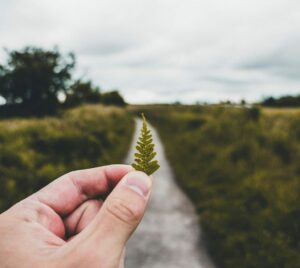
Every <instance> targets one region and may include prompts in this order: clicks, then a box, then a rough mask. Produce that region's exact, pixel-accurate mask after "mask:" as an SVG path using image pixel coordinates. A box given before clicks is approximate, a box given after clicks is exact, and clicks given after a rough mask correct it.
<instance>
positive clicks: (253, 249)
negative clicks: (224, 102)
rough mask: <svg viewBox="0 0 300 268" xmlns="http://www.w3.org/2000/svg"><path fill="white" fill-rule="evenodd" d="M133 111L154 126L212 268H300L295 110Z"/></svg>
mask: <svg viewBox="0 0 300 268" xmlns="http://www.w3.org/2000/svg"><path fill="white" fill-rule="evenodd" d="M134 110H135V111H138V110H144V111H145V110H146V114H147V116H148V118H149V119H150V121H151V122H152V124H153V125H154V126H155V127H157V129H158V132H159V134H160V136H161V138H162V141H163V143H164V145H165V147H166V153H167V157H168V158H169V160H170V162H171V165H172V167H173V168H174V172H175V175H176V178H177V181H178V183H179V184H180V185H181V186H182V188H183V189H184V190H185V191H186V193H187V194H188V195H189V197H190V198H191V200H192V201H193V203H194V204H195V206H196V209H197V211H198V213H199V215H200V222H201V225H202V227H203V229H204V233H205V234H206V238H207V239H206V240H207V244H208V247H209V250H210V253H211V255H212V256H213V258H214V260H215V261H216V263H217V264H218V265H219V267H224V268H233V267H243V268H257V267H263V268H276V267H278V268H279V267H280V268H282V267H285V268H296V267H299V263H300V255H299V250H300V249H299V247H300V244H299V241H300V208H299V204H300V165H299V163H300V116H299V115H300V111H299V109H298V110H297V109H293V110H290V109H287V110H284V109H280V110H279V109H277V110H272V109H262V110H261V109H259V108H251V109H247V108H234V107H226V108H225V107H222V106H189V107H188V106H180V105H178V106H169V105H166V106H148V107H134ZM161 179H163V178H161Z"/></svg>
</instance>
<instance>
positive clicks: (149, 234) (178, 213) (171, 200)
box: [125, 119, 214, 268]
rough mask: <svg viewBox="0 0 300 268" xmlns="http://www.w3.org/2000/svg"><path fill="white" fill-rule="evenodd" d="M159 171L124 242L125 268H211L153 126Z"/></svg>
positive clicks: (188, 205)
mask: <svg viewBox="0 0 300 268" xmlns="http://www.w3.org/2000/svg"><path fill="white" fill-rule="evenodd" d="M141 124H142V122H141V120H139V119H137V120H136V131H135V137H134V142H133V144H132V146H131V149H130V152H129V154H128V157H127V160H126V162H127V163H131V162H132V156H133V154H134V151H135V148H134V147H135V142H136V139H137V137H138V135H139V131H140V128H141ZM150 129H151V131H152V134H153V138H154V142H155V145H156V147H155V149H156V151H157V153H158V160H159V163H160V165H161V167H160V169H159V170H158V171H157V172H156V173H155V175H154V185H153V191H152V197H151V201H150V204H149V207H148V210H147V212H146V214H145V217H144V219H143V221H142V222H141V224H140V225H139V227H138V229H137V230H136V232H135V233H134V235H133V236H132V237H131V239H130V241H129V242H128V245H127V249H126V262H125V267H126V268H179V267H180V268H183V267H188V268H213V267H214V266H213V265H212V263H211V261H210V259H209V257H208V256H207V254H206V251H205V248H204V246H203V244H202V243H201V241H199V237H201V230H200V229H199V225H198V222H197V216H196V214H195V211H194V208H193V206H192V204H191V202H190V201H189V200H188V199H187V197H186V196H185V195H184V193H183V192H182V191H181V190H180V189H179V187H178V186H177V185H176V183H175V181H174V178H173V174H172V170H171V167H170V165H169V163H168V161H167V159H166V156H165V154H164V149H163V146H162V144H161V141H160V139H159V137H158V135H157V133H156V131H155V129H153V127H151V126H150Z"/></svg>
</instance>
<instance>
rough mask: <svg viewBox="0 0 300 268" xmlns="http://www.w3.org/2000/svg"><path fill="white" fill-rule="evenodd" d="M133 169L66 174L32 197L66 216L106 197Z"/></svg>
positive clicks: (117, 167)
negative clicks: (98, 197) (92, 201)
mask: <svg viewBox="0 0 300 268" xmlns="http://www.w3.org/2000/svg"><path fill="white" fill-rule="evenodd" d="M132 170H133V168H132V167H131V166H129V165H109V166H103V167H96V168H91V169H83V170H77V171H72V172H70V173H67V174H65V175H63V176H61V177H59V178H58V179H56V180H55V181H53V182H51V183H50V184H48V185H47V186H46V187H44V188H42V189H41V190H40V191H38V192H36V193H35V194H33V195H32V196H31V197H30V198H35V199H37V200H38V201H39V202H42V203H43V204H45V205H47V206H49V207H50V208H52V209H53V210H54V211H55V212H56V213H58V214H59V215H61V216H65V215H67V214H69V213H71V212H72V211H73V210H74V209H75V208H76V207H78V206H79V205H80V204H81V203H82V202H84V201H86V200H87V199H90V198H93V197H96V196H98V195H101V194H106V193H108V192H109V191H110V190H111V188H112V186H115V185H116V184H117V183H118V182H119V181H120V180H121V179H122V178H123V177H124V176H125V175H126V174H127V173H128V172H130V171H132Z"/></svg>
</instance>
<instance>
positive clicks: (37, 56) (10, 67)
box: [0, 47, 75, 115]
mask: <svg viewBox="0 0 300 268" xmlns="http://www.w3.org/2000/svg"><path fill="white" fill-rule="evenodd" d="M74 67H75V56H74V55H73V54H72V53H69V54H68V55H67V56H65V57H63V56H62V55H61V54H60V52H59V51H58V50H57V49H54V50H43V49H41V48H36V47H26V48H24V49H23V50H20V51H17V50H15V51H9V52H8V61H7V63H6V64H5V65H0V95H1V96H2V97H3V98H4V99H5V100H6V104H7V105H11V106H18V110H22V111H23V112H26V113H32V114H38V115H40V114H43V113H49V112H53V111H55V109H56V108H57V107H58V104H59V95H60V94H61V93H63V94H64V93H66V90H67V88H68V86H69V82H70V80H71V74H72V70H73V68H74ZM20 107H21V108H22V109H20Z"/></svg>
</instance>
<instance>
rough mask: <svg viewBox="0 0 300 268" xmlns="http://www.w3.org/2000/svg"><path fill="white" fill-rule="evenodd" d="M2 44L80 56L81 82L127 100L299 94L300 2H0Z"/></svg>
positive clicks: (130, 0) (87, 0)
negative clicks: (118, 93)
mask: <svg viewBox="0 0 300 268" xmlns="http://www.w3.org/2000/svg"><path fill="white" fill-rule="evenodd" d="M0 37H1V38H0V46H1V47H8V48H10V49H12V48H20V47H23V46H25V45H28V44H32V45H38V46H44V47H53V46H54V45H58V46H59V47H60V48H61V49H62V50H63V51H70V50H71V51H74V52H75V53H76V55H77V58H78V72H77V73H78V75H82V74H86V76H87V77H90V78H92V80H94V81H95V83H98V84H100V85H101V86H102V87H103V88H120V90H121V92H122V93H123V94H124V96H125V97H126V99H127V100H128V101H130V102H166V101H176V100H180V101H184V102H195V101H197V100H199V101H218V100H221V99H223V100H224V99H232V100H240V99H241V98H246V99H248V100H256V99H259V98H261V97H263V96H268V95H281V94H297V93H300V73H299V67H300V57H299V56H300V46H299V45H298V44H299V40H300V2H299V1H297V0H273V1H261V0H252V1H250V0H248V1H246V0H228V1H218V0H186V1H181V0H152V1H140V0H102V1H96V0H86V1H79V0H72V1H71V0H64V1H60V2H53V1H50V0H43V1H38V0H11V1H1V2H0ZM2 55H3V54H2ZM0 56H1V55H0ZM0 59H1V57H0Z"/></svg>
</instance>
